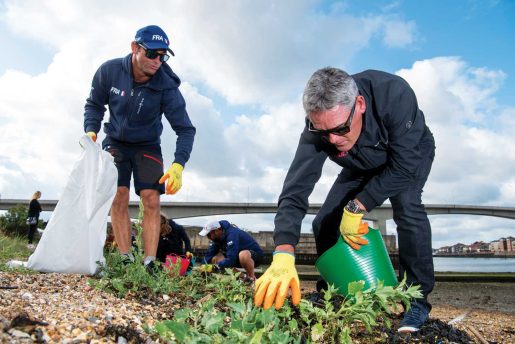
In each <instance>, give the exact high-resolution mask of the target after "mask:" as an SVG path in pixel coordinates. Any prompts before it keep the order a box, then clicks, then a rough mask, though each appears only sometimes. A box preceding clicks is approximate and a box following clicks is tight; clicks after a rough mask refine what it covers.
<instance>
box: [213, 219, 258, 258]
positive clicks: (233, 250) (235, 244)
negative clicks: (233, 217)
mask: <svg viewBox="0 0 515 344" xmlns="http://www.w3.org/2000/svg"><path fill="white" fill-rule="evenodd" d="M220 225H221V226H222V229H223V235H222V239H221V240H220V242H216V241H212V242H211V244H210V245H209V248H208V249H207V252H206V257H205V258H204V260H205V262H207V263H209V262H211V259H212V258H213V257H214V256H216V255H217V254H218V253H219V252H221V253H223V254H224V256H225V259H224V260H222V261H221V262H220V263H218V266H219V267H221V268H226V267H231V266H235V265H236V263H237V262H238V261H239V258H238V255H239V253H240V252H241V251H244V250H251V251H254V252H256V253H259V254H263V250H261V247H259V244H258V243H257V242H256V240H254V238H253V237H252V236H251V235H250V234H249V233H247V232H245V231H242V230H241V229H239V228H238V227H236V226H235V225H232V224H230V223H229V222H228V221H225V220H221V221H220Z"/></svg>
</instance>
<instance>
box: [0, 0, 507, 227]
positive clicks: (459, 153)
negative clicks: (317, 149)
mask: <svg viewBox="0 0 515 344" xmlns="http://www.w3.org/2000/svg"><path fill="white" fill-rule="evenodd" d="M317 5H319V3H318V2H312V1H286V2H278V3H274V2H271V1H262V2H233V1H217V2H208V1H205V2H191V1H190V2H185V1H167V2H162V1H155V0H150V1H148V2H146V3H145V5H144V6H145V10H144V11H142V7H141V6H142V4H141V2H135V1H125V2H123V3H115V2H101V1H99V0H98V1H88V2H85V1H75V2H64V1H57V0H54V1H44V2H42V1H35V0H33V1H6V2H5V5H4V8H5V11H4V13H3V15H2V20H3V21H4V23H5V25H7V26H8V27H9V29H10V30H11V31H12V32H14V33H15V34H16V35H19V36H23V37H24V38H29V39H31V40H35V41H38V42H40V43H41V44H46V45H48V46H50V47H52V49H53V50H52V51H56V54H55V56H54V57H53V59H52V62H51V64H50V65H49V66H48V67H47V68H44V70H45V71H44V72H43V73H41V74H38V75H30V74H28V73H26V72H24V71H19V70H12V69H11V70H8V71H7V72H6V73H4V74H3V75H0V124H1V127H0V147H2V149H1V151H0V163H1V165H0V166H1V168H0V193H1V196H2V197H3V198H8V197H9V198H28V197H29V196H30V195H31V194H32V193H33V192H34V190H36V189H40V190H41V191H42V192H43V198H47V199H48V198H57V197H59V195H60V192H61V189H62V188H63V187H64V185H65V183H66V179H67V176H68V174H69V171H71V168H72V165H73V163H74V161H75V160H76V159H77V158H78V156H79V153H80V147H79V145H78V140H79V137H80V136H81V135H82V134H83V129H82V121H83V107H84V101H85V98H86V97H87V94H88V92H89V87H90V82H91V78H92V76H93V73H94V72H95V70H96V69H97V68H98V66H99V65H100V64H101V63H102V62H104V61H105V60H107V59H110V58H114V57H120V56H123V55H125V54H127V53H128V52H129V44H130V41H131V39H132V36H133V34H134V33H135V32H136V30H137V29H138V28H139V27H142V26H144V25H147V24H151V23H152V24H158V25H160V26H162V27H163V28H164V29H165V31H166V32H168V34H169V36H170V38H171V42H172V43H171V44H172V47H173V49H174V51H175V52H176V54H177V56H176V57H174V58H172V60H171V65H172V67H173V68H174V70H175V71H176V72H177V74H178V75H179V76H180V77H181V79H182V80H183V85H182V86H181V91H182V92H183V94H184V96H185V98H186V101H187V107H188V111H189V113H190V116H191V118H192V121H193V123H194V124H195V126H196V127H197V136H196V141H195V146H194V150H193V153H192V156H191V160H190V161H189V162H188V164H187V166H186V169H185V173H184V182H183V185H184V186H183V190H181V192H180V193H179V194H178V195H177V196H174V197H170V196H165V197H163V200H174V201H220V202H223V201H231V202H246V201H251V202H275V201H276V200H277V197H278V194H279V193H280V190H281V188H282V182H283V179H284V177H285V175H286V171H287V169H288V167H289V163H290V162H291V160H292V159H293V154H294V151H295V148H296V144H297V142H298V138H299V135H300V132H301V130H302V126H303V116H304V114H303V112H302V107H301V104H300V94H301V93H302V90H303V87H304V85H305V82H306V81H307V79H308V78H309V76H310V74H311V73H312V72H313V71H314V70H316V69H317V68H319V67H323V66H326V65H333V66H339V67H342V68H345V66H346V65H347V64H348V63H349V62H350V61H352V60H353V59H354V58H355V56H356V54H357V53H359V52H360V51H361V50H362V49H363V48H365V47H367V46H368V45H369V44H370V42H371V41H372V39H373V38H374V37H381V38H382V40H383V43H384V44H385V45H386V46H393V47H408V48H409V47H411V46H412V45H416V43H417V40H418V39H419V35H418V32H417V27H416V24H415V23H413V22H412V21H408V20H400V19H399V18H398V17H396V16H395V15H384V14H377V15H375V14H373V13H372V14H367V15H366V16H363V17H360V16H354V15H352V14H351V13H348V12H346V11H347V8H346V7H345V6H334V7H333V8H332V11H330V12H323V11H320V10H319V9H318V8H317ZM31 53H34V54H37V51H36V52H31ZM398 74H399V75H401V76H403V77H404V78H406V79H407V80H408V81H409V82H410V84H411V85H412V86H413V88H414V89H415V91H416V93H417V96H418V99H419V103H420V106H421V108H422V109H423V111H424V113H425V115H426V119H427V122H428V124H429V127H430V128H431V130H432V131H433V133H434V135H435V137H436V143H437V156H436V160H435V163H434V166H433V171H432V174H431V176H430V179H429V181H428V183H427V185H426V188H425V194H424V200H425V201H426V202H427V203H470V204H493V205H506V206H509V205H511V204H513V201H514V199H515V196H514V195H515V190H513V189H514V186H513V185H514V183H515V181H514V180H513V178H512V176H511V174H512V173H511V171H512V170H513V169H514V167H515V156H514V154H515V153H513V150H512V149H511V147H512V146H513V145H514V144H515V142H514V139H513V138H512V132H513V130H514V129H515V120H514V118H515V116H514V114H515V109H512V108H506V107H503V106H502V105H500V104H498V103H497V100H496V97H495V95H496V91H497V90H498V89H499V88H500V87H501V86H502V83H503V81H504V79H505V78H506V77H507V76H506V75H505V74H504V73H503V72H502V71H498V70H493V69H490V68H488V66H469V65H468V63H467V61H466V60H465V59H463V58H459V57H437V58H432V59H427V60H423V61H416V62H414V63H413V65H412V66H411V67H409V68H406V69H402V70H400V71H399V72H398ZM234 104H242V105H245V106H249V107H248V109H249V111H245V110H242V111H241V113H239V114H237V115H235V116H228V115H227V114H226V113H224V109H225V108H226V107H230V106H232V105H234ZM106 117H107V116H106ZM102 136H103V134H102V133H101V134H100V137H99V138H100V139H102ZM162 140H163V153H164V157H165V163H166V164H169V163H171V162H172V161H171V160H172V157H173V152H174V148H175V135H174V134H173V132H172V131H171V129H170V128H169V126H168V125H167V124H165V131H164V133H163V136H162ZM337 173H338V168H337V167H336V166H335V165H334V164H333V163H331V162H328V163H327V164H326V166H325V167H324V174H323V176H322V178H321V180H320V182H319V184H318V185H317V187H316V188H315V190H314V192H313V195H312V196H311V198H310V201H312V202H322V201H323V200H324V199H325V194H326V193H327V191H328V190H329V188H330V187H331V185H332V183H333V181H334V178H335V176H336V174H337ZM435 225H436V227H437V228H436V233H437V234H439V235H440V234H441V233H440V232H439V231H438V230H439V228H449V226H447V225H444V224H441V225H440V223H439V222H436V223H435ZM263 227H266V226H263ZM457 232H458V233H460V235H463V236H470V233H468V232H466V231H465V230H464V229H459V230H457Z"/></svg>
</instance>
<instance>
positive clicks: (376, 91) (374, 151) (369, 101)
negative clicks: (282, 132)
mask: <svg viewBox="0 0 515 344" xmlns="http://www.w3.org/2000/svg"><path fill="white" fill-rule="evenodd" d="M352 77H353V78H354V80H355V81H356V84H357V86H358V90H359V94H360V95H362V96H363V97H364V98H365V102H366V107H367V108H366V112H365V114H364V116H362V118H363V119H362V121H363V125H362V129H361V133H360V136H359V138H358V140H357V142H356V144H355V145H354V146H353V147H352V149H351V150H350V151H349V152H347V154H342V152H339V151H338V150H337V149H336V148H335V147H334V146H333V145H331V144H330V143H328V142H326V141H324V140H322V138H321V136H320V135H317V134H314V133H312V132H310V131H308V130H307V128H306V127H305V128H304V131H303V132H302V134H301V136H300V141H299V145H298V146H297V152H296V153H295V157H294V158H293V162H292V163H291V165H290V169H289V170H288V174H287V175H286V179H285V181H284V185H283V190H282V192H281V195H280V196H279V202H278V211H277V214H276V217H275V230H274V243H275V245H276V246H277V245H282V244H290V245H294V246H295V245H296V244H297V243H298V241H299V238H300V228H301V223H302V219H303V218H304V216H305V215H306V211H307V209H308V207H309V202H308V197H309V195H310V194H311V192H312V191H313V188H314V187H315V184H316V183H317V182H318V180H319V178H320V176H321V174H322V167H323V165H324V162H325V161H326V159H327V158H328V157H329V159H331V160H332V161H334V162H335V163H337V164H338V165H340V166H342V167H343V168H344V169H348V171H350V172H351V174H352V173H354V174H356V175H358V176H366V177H367V178H366V179H367V180H368V182H367V183H366V185H364V186H363V188H362V189H361V191H359V193H358V194H357V195H356V198H357V199H358V200H359V201H360V202H361V203H363V205H364V206H365V208H366V209H367V211H371V210H372V209H374V208H375V207H376V206H378V205H381V204H382V203H383V202H384V201H385V200H386V199H387V198H389V197H391V196H395V195H397V194H398V193H399V192H401V191H403V190H405V189H406V188H407V187H408V186H409V185H410V181H412V180H413V179H414V178H415V176H416V174H417V169H418V167H419V166H420V162H421V161H422V159H423V158H424V157H425V156H429V155H434V150H435V148H434V138H433V134H432V133H431V131H430V130H429V128H428V127H427V126H426V122H425V119H424V113H423V112H422V111H421V110H420V109H419V108H418V103H417V98H416V96H415V93H414V92H413V90H412V89H411V87H410V86H409V84H408V83H407V82H406V81H405V80H404V79H402V78H401V77H399V76H396V75H393V74H389V73H385V72H381V71H375V70H367V71H364V72H362V73H359V74H355V75H353V76H352Z"/></svg>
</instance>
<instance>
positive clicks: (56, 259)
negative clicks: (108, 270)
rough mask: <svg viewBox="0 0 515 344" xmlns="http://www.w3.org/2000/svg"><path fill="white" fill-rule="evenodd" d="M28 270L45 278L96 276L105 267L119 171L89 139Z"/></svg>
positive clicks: (112, 161)
mask: <svg viewBox="0 0 515 344" xmlns="http://www.w3.org/2000/svg"><path fill="white" fill-rule="evenodd" d="M80 145H81V146H82V148H83V149H84V150H83V151H82V153H81V155H80V158H79V160H78V161H77V162H76V163H75V165H74V166H73V170H72V172H71V174H70V177H69V179H68V183H67V184H66V187H65V189H64V191H63V194H62V196H61V197H60V199H59V202H58V203H57V206H56V207H55V210H54V212H53V213H52V216H51V217H50V221H49V222H48V224H47V227H46V229H45V231H44V232H43V235H42V236H41V240H40V241H39V244H38V246H37V247H36V250H35V251H34V253H33V254H32V255H31V256H30V257H29V261H28V264H27V267H28V268H29V269H33V270H37V271H43V272H64V273H78V274H89V275H92V274H94V273H95V271H96V270H97V268H98V266H97V262H100V263H104V262H105V258H104V254H103V249H104V243H105V240H106V231H107V216H108V215H109V209H110V208H111V203H112V202H113V198H114V196H115V194H116V188H117V179H118V171H117V169H116V166H115V165H114V159H113V157H112V156H111V154H109V153H108V152H106V151H103V150H102V149H101V148H100V145H99V144H98V143H95V142H93V141H92V140H91V138H90V137H89V136H87V135H84V136H83V137H82V138H81V139H80Z"/></svg>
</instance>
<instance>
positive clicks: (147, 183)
mask: <svg viewBox="0 0 515 344" xmlns="http://www.w3.org/2000/svg"><path fill="white" fill-rule="evenodd" d="M168 53H170V54H171V55H173V56H175V54H174V53H173V51H172V50H171V49H170V48H169V41H168V36H167V35H166V33H165V32H164V31H163V30H162V29H161V28H160V27H159V26H156V25H150V26H146V27H143V28H141V29H139V30H138V31H137V32H136V35H135V38H134V40H133V41H132V42H131V53H130V54H129V55H127V56H125V57H122V58H117V59H114V60H109V61H107V62H105V63H104V64H102V65H101V66H100V68H98V70H97V71H96V73H95V75H94V77H93V82H92V85H91V92H90V95H89V97H88V99H87V100H86V105H85V111H84V131H85V132H86V134H87V135H88V136H90V137H91V139H92V140H93V141H96V138H97V133H98V132H99V131H100V127H101V124H102V120H103V118H104V113H105V111H106V105H107V106H108V108H109V121H108V122H106V123H104V133H105V134H106V137H105V139H104V141H103V142H102V148H103V149H104V150H107V151H109V152H110V153H111V154H112V155H113V157H114V162H115V164H116V167H117V168H118V189H117V192H116V196H115V198H114V201H113V204H112V207H111V219H112V224H113V231H114V236H115V240H116V243H117V245H118V248H119V251H120V253H121V254H122V255H124V256H125V258H126V259H127V260H126V261H133V259H134V257H133V255H132V253H131V227H130V221H129V212H128V204H129V188H130V182H131V176H134V188H135V191H136V194H137V195H139V196H140V197H141V200H142V203H143V206H144V214H143V234H142V236H143V249H144V252H145V260H144V264H145V266H146V267H147V270H148V271H149V272H154V271H155V269H156V268H157V267H158V264H155V265H154V260H155V259H156V251H157V245H158V241H159V231H160V217H159V215H160V199H159V198H160V195H161V194H163V193H164V192H166V194H175V193H176V192H177V191H179V189H180V188H181V186H182V171H183V169H184V166H185V164H186V162H187V161H188V159H189V157H190V153H191V150H192V147H193V139H194V136H195V127H194V126H193V125H192V124H191V121H190V118H189V116H188V113H187V112H186V102H185V101H184V98H183V96H182V94H181V92H180V91H179V85H180V83H181V81H180V79H179V77H177V75H176V74H175V73H174V72H173V71H172V69H171V68H170V66H169V65H168V64H167V63H166V62H167V61H168V59H169V58H170V55H169V54H168ZM163 114H164V116H165V118H166V120H167V121H168V122H169V123H170V125H171V127H172V129H173V130H174V131H175V133H176V134H177V141H176V148H175V157H174V160H173V163H172V164H171V166H170V167H169V168H168V169H167V170H166V172H164V174H163V156H162V154H161V133H162V132H163V124H162V115H163ZM165 181H166V187H165V185H164V182H165Z"/></svg>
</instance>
